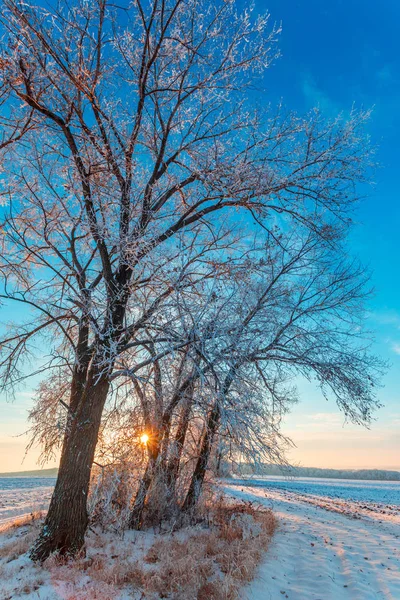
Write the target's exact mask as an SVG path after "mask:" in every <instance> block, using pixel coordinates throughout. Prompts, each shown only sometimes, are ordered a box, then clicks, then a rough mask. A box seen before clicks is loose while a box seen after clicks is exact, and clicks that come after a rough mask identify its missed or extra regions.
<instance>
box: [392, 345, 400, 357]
mask: <svg viewBox="0 0 400 600" xmlns="http://www.w3.org/2000/svg"><path fill="white" fill-rule="evenodd" d="M392 350H393V352H395V353H396V354H399V355H400V343H398V342H395V343H394V344H392Z"/></svg>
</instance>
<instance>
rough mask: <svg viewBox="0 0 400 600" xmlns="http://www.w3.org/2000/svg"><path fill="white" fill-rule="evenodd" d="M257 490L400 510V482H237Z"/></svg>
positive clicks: (262, 479) (264, 479)
mask: <svg viewBox="0 0 400 600" xmlns="http://www.w3.org/2000/svg"><path fill="white" fill-rule="evenodd" d="M235 481H237V482H238V483H239V482H243V483H246V484H249V482H251V485H252V486H253V487H268V488H269V489H279V490H287V491H289V492H290V491H292V492H297V493H301V494H312V495H314V496H324V497H328V498H340V499H342V500H354V501H359V502H373V503H374V504H392V505H396V506H399V507H400V481H360V480H356V479H321V478H316V477H296V478H287V477H272V476H269V477H260V478H253V477H249V478H245V479H235Z"/></svg>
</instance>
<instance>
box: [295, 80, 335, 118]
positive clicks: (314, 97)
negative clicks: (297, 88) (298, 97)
mask: <svg viewBox="0 0 400 600" xmlns="http://www.w3.org/2000/svg"><path fill="white" fill-rule="evenodd" d="M301 89H302V92H303V96H304V98H305V101H306V104H307V105H308V106H309V108H312V107H314V106H316V107H318V108H319V109H320V110H321V111H322V112H323V113H325V114H327V115H333V114H334V115H337V114H338V113H339V112H340V106H339V105H338V104H337V103H336V102H335V101H334V100H332V99H331V98H330V97H329V96H328V94H327V93H326V92H325V91H324V90H323V89H321V88H320V87H319V86H318V85H317V83H316V81H315V79H314V77H313V76H312V75H310V74H307V75H306V76H305V77H304V78H303V80H302V83H301Z"/></svg>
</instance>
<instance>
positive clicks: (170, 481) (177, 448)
mask: <svg viewBox="0 0 400 600" xmlns="http://www.w3.org/2000/svg"><path fill="white" fill-rule="evenodd" d="M190 391H191V395H190V396H189V397H188V398H187V400H186V402H185V404H184V406H183V408H182V412H181V415H180V419H179V423H178V427H177V430H176V433H175V440H174V447H173V449H172V455H171V458H170V460H169V462H168V466H167V472H166V481H167V486H168V488H169V491H170V493H171V496H172V495H175V491H176V482H177V479H178V474H179V466H180V462H181V458H182V452H183V447H184V445H185V438H186V433H187V430H188V427H189V419H190V414H191V412H192V406H193V389H192V390H190Z"/></svg>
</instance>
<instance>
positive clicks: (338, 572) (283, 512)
mask: <svg viewBox="0 0 400 600" xmlns="http://www.w3.org/2000/svg"><path fill="white" fill-rule="evenodd" d="M54 481H55V480H54V479H39V478H32V479H31V478H14V479H0V525H1V523H2V522H3V523H5V522H6V521H7V520H8V519H10V518H13V517H16V516H19V515H23V514H26V513H29V512H31V511H35V510H39V509H43V508H46V507H47V505H48V502H49V500H50V496H51V492H52V489H53V486H54ZM221 485H222V487H223V489H224V491H225V492H226V493H227V494H229V495H232V496H235V497H236V498H240V499H243V500H246V501H252V502H255V503H260V504H263V505H265V506H267V507H268V508H271V509H272V510H273V511H274V514H275V515H276V516H277V518H278V523H279V525H278V530H277V532H276V533H275V536H274V538H273V541H272V544H271V546H270V549H269V551H268V552H267V553H266V555H265V561H264V562H263V564H262V565H261V567H260V568H259V571H258V575H257V577H256V579H255V580H254V582H253V583H252V584H251V585H250V586H249V587H248V588H247V589H245V590H244V591H243V596H242V597H243V600H245V599H246V600H279V599H280V598H287V599H291V600H375V599H376V600H378V599H384V600H400V498H399V493H400V484H399V483H393V482H373V481H351V480H319V479H306V478H302V479H296V480H287V479H284V478H282V479H280V478H276V477H273V478H263V479H254V480H249V479H246V480H237V479H236V480H232V479H231V480H225V481H224V482H221ZM19 561H20V562H21V561H22V562H21V565H22V566H23V567H24V568H25V569H26V574H27V576H29V577H30V575H31V574H32V573H33V571H34V570H35V569H37V567H33V566H32V567H31V566H29V564H28V563H29V561H28V559H27V558H22V557H21V559H19ZM24 561H25V562H24ZM17 562H18V561H15V564H16V565H17V567H18V568H21V567H20V566H19V562H18V564H17ZM10 564H11V565H14V563H10ZM32 569H33V571H32ZM31 571H32V573H31ZM29 577H28V578H29ZM46 590H47V588H46V586H44V587H43V588H41V590H40V591H39V590H37V591H35V592H34V593H33V592H32V593H27V594H25V595H24V598H27V599H32V600H34V599H36V600H37V599H38V598H40V599H41V600H49V599H52V600H53V599H54V598H55V597H56V596H52V595H51V594H50V595H46V593H45V592H46ZM42 592H43V593H42ZM57 597H58V596H57ZM11 598H12V596H11ZM18 598H19V596H18ZM87 600H91V599H89V598H88V599H87ZM188 600H194V599H192V598H190V599H189V598H188Z"/></svg>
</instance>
